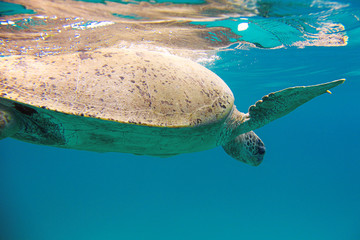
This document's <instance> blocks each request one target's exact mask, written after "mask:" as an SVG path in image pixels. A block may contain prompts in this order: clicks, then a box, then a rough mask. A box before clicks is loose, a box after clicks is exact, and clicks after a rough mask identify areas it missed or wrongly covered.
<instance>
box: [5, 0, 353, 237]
mask: <svg viewBox="0 0 360 240" xmlns="http://www.w3.org/2000/svg"><path fill="white" fill-rule="evenodd" d="M144 2H147V3H144ZM42 6H43V7H42ZM144 6H145V7H148V9H149V10H148V11H144V10H143V9H141V8H140V7H144ZM57 9H58V10H57ZM93 9H97V11H95V10H94V11H91V10H93ZM158 9H161V11H158V12H157V10H158ZM80 10H81V11H80ZM185 10H186V11H185ZM57 11H58V12H57ZM64 11H68V12H66V13H64V15H66V14H67V15H68V16H69V18H68V19H65V18H62V16H61V14H62V13H63V12H64ZM106 11H108V12H111V14H110V15H111V16H110V15H109V16H110V17H109V16H107V15H105V14H104V13H105V12H106ZM47 13H48V14H47ZM180 13H181V14H180ZM18 14H25V15H18ZM77 14H78V15H79V16H78V17H76V15H77ZM142 14H143V15H142ZM31 16H34V17H33V18H31ZM35 16H42V17H35ZM45 16H46V17H45ZM48 16H49V17H48ZM54 16H57V17H54ZM0 17H1V18H0V23H1V25H0V56H2V57H6V56H8V55H12V54H34V55H39V56H43V55H47V54H58V53H61V51H65V52H66V51H72V49H73V48H74V49H75V50H76V46H79V49H82V48H84V46H88V48H89V49H90V48H96V47H107V46H113V45H115V46H121V47H131V45H132V44H133V43H134V44H142V45H144V46H145V45H151V46H152V47H158V46H160V47H162V49H161V51H165V50H164V49H166V51H169V52H172V51H173V53H174V54H178V55H181V54H184V55H186V57H189V58H191V59H193V60H195V61H197V62H199V63H201V64H203V65H205V66H206V67H208V68H209V69H211V70H212V71H214V72H215V73H216V74H218V75H219V76H220V77H221V78H222V79H223V80H224V81H225V82H226V83H227V84H228V85H229V87H230V88H231V89H232V91H233V93H234V96H235V104H236V106H237V108H238V109H239V110H240V111H242V112H247V109H248V107H249V106H250V105H252V104H254V103H255V102H256V101H257V100H259V99H261V97H262V96H264V95H266V94H268V93H270V92H272V91H277V90H280V89H283V88H286V87H291V86H296V85H309V84H318V83H323V82H328V81H331V80H336V79H340V78H346V81H345V83H344V84H342V85H340V86H339V87H337V88H335V89H333V90H332V92H333V94H331V95H330V94H324V95H322V96H320V97H318V98H316V99H314V100H312V101H310V102H309V103H306V104H305V105H303V106H301V107H300V108H298V109H296V110H295V111H294V112H292V113H291V114H289V115H287V116H285V117H284V118H281V119H278V120H276V121H274V122H272V123H270V124H268V125H266V126H264V127H262V128H261V129H258V130H256V131H255V132H256V133H257V135H258V136H259V137H260V138H261V139H262V140H263V141H264V143H265V145H266V150H267V152H266V154H265V159H264V161H263V163H262V164H261V165H260V166H258V167H252V166H248V165H245V164H243V163H241V162H238V161H236V160H234V159H231V157H229V156H228V155H227V154H226V153H225V152H224V151H223V149H222V148H221V147H219V148H216V149H212V150H209V151H204V152H199V153H189V154H184V155H179V156H175V157H171V158H156V157H148V156H134V155H130V154H121V153H94V152H85V151H76V150H70V149H59V148H53V147H48V146H40V145H33V144H29V143H24V142H20V141H17V140H14V139H10V138H8V139H3V140H2V141H1V142H0V240H64V239H67V240H72V239H87V240H100V239H101V240H103V239H108V240H113V239H127V240H137V239H157V240H160V239H172V240H177V239H208V240H213V239H214V240H218V239H228V240H231V239H245V240H264V239H267V240H272V239H276V240H289V239H291V240H303V239H307V240H322V239H326V240H339V239H341V240H359V239H360V157H359V154H358V152H359V150H360V141H359V135H360V124H359V123H360V120H359V119H360V111H359V110H360V107H359V90H360V23H359V18H360V2H359V1H357V0H351V1H345V0H343V1H326V0H312V1H310V0H302V1H271V0H269V1H236V0H233V1H222V0H221V1H220V0H219V1H205V0H204V1H201V0H200V1H190V0H184V1H182V0H179V1H174V0H173V1H170V0H169V1H162V0H161V1H160V0H158V1H155V0H154V1H143V2H140V1H135V0H133V1H125V0H124V1H112V2H105V1H88V2H85V1H55V2H53V3H51V1H6V2H0ZM83 18H84V19H86V20H82V19H83ZM43 19H47V21H44V22H41V21H43ZM151 21H153V22H151ZM65 24H69V25H71V26H70V27H68V26H66V27H65ZM94 25H96V26H95V27H94V28H93V26H94ZM124 25H125V27H124V28H122V27H123V26H124ZM89 26H90V27H89ZM126 26H130V28H131V29H135V30H136V31H138V32H136V34H135V35H134V36H132V35H131V36H130V35H129V36H124V34H122V32H121V31H120V30H119V29H126ZM88 28H91V30H89V31H88V32H87V30H86V29H88ZM108 28H110V29H111V31H110V30H109V29H108ZM128 28H129V27H128ZM170 28H173V29H171V30H169V29H170ZM44 29H45V30H44ZM54 29H55V30H56V31H55V30H54ZM59 29H62V30H63V31H62V32H61V33H60V32H59V31H58V30H59ZM64 29H70V30H64ZM84 29H85V30H84ZM116 29H117V30H119V31H118V33H117V34H116V32H117V31H116ZM93 30H94V32H93ZM135 30H134V31H135ZM101 31H103V32H101ZM149 31H150V33H151V34H149ZM151 31H153V32H151ZM161 31H163V33H167V34H164V35H165V36H163V37H158V36H157V35H156V34H157V33H159V32H161ZM170 31H171V34H173V36H174V39H175V40H174V39H168V38H167V37H168V36H169V34H168V32H170ZM49 32H50V33H52V32H59V34H58V35H56V34H50V33H49ZM99 32H100V33H102V34H103V33H104V34H105V35H101V34H98V33H99ZM109 32H111V35H109V36H108V35H106V33H109ZM34 33H41V34H38V35H36V34H34ZM27 34H30V35H27ZM47 34H49V35H47ZM139 34H140V35H141V34H143V37H142V39H141V41H143V39H145V40H148V41H150V40H151V39H152V37H153V36H155V35H156V36H157V37H156V41H155V40H154V42H151V41H150V42H151V43H150V42H148V43H149V44H146V43H147V42H144V41H143V42H141V43H139V41H140V40H139V39H137V38H138V36H139ZM147 34H148V35H147ZM95 35H96V37H98V39H97V38H96V37H95ZM20 36H22V37H20ZM29 36H30V37H29ZM54 36H55V37H54ZM69 36H70V37H69ZM71 36H72V37H71ZM83 36H86V37H87V38H85V37H84V38H83ZM88 36H93V38H88ZM101 36H104V38H105V40H104V39H102V38H101ZM95 38H96V41H95V40H94V39H95ZM119 38H123V39H122V40H123V41H122V42H117V39H119ZM154 38H155V37H154ZM63 39H68V41H63ZM74 39H75V40H76V41H77V40H79V42H77V43H76V44H72V43H71V42H72V41H75V40H74ZM69 42H70V43H71V44H70V45H66V44H68V43H69ZM84 42H85V43H84ZM41 44H43V45H41ZM52 45H53V46H55V45H56V48H53V49H51V48H49V46H52ZM30 46H31V47H30ZM42 46H44V47H42ZM74 46H75V47H74ZM85 49H86V48H85ZM75 50H74V51H75Z"/></svg>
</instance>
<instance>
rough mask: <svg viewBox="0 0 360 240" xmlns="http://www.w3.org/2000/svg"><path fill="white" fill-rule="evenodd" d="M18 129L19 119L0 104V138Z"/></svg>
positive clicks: (14, 132)
mask: <svg viewBox="0 0 360 240" xmlns="http://www.w3.org/2000/svg"><path fill="white" fill-rule="evenodd" d="M19 129H20V125H19V120H18V119H17V117H16V115H15V114H14V113H13V112H12V111H11V110H10V109H8V108H5V107H3V106H1V105H0V140H1V139H3V138H6V137H11V136H13V135H14V134H16V133H17V132H18V131H19Z"/></svg>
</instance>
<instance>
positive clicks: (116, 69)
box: [0, 48, 234, 127]
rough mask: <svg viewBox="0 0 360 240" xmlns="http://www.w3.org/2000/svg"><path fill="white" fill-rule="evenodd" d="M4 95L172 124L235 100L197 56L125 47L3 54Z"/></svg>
mask: <svg viewBox="0 0 360 240" xmlns="http://www.w3.org/2000/svg"><path fill="white" fill-rule="evenodd" d="M0 97H2V98H6V99H10V100H13V101H18V102H22V103H25V104H29V105H33V106H36V107H42V108H46V109H49V110H54V111H59V112H64V113H68V114H73V115H79V116H87V117H94V118H101V119H104V120H111V121H116V122H122V123H132V124H140V125H148V126H164V127H188V126H195V125H199V124H200V125H202V124H208V123H214V122H217V121H219V120H221V119H223V118H224V117H226V116H227V115H228V114H229V112H230V111H231V109H232V107H233V103H234V97H233V94H232V92H231V90H230V89H229V88H228V86H227V85H226V84H225V83H224V82H223V81H222V80H221V79H220V78H219V77H218V76H217V75H216V74H214V73H213V72H211V71H210V70H208V69H206V68H205V67H203V66H201V65H199V64H197V63H195V62H193V61H190V60H187V59H185V58H180V57H177V56H173V55H169V54H163V53H158V52H151V51H145V50H130V49H117V48H109V49H99V50H95V51H91V52H90V51H89V52H77V53H71V54H65V55H55V56H46V57H42V58H39V57H34V56H10V57H3V58H0Z"/></svg>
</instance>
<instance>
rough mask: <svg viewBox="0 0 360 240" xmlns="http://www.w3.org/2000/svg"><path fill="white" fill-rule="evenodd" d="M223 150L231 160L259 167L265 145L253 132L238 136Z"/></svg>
mask: <svg viewBox="0 0 360 240" xmlns="http://www.w3.org/2000/svg"><path fill="white" fill-rule="evenodd" d="M223 149H224V150H225V152H226V153H227V154H229V155H230V156H231V157H232V158H234V159H236V160H239V161H241V162H243V163H246V164H249V165H252V166H258V165H260V163H261V162H262V160H263V158H264V155H265V145H264V143H263V142H262V141H261V139H260V138H259V137H258V136H257V135H256V134H255V133H254V132H253V131H251V132H247V133H244V134H240V135H239V136H237V137H236V138H234V139H233V140H231V141H230V142H228V143H226V144H225V145H224V146H223Z"/></svg>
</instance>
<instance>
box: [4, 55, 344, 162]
mask: <svg viewBox="0 0 360 240" xmlns="http://www.w3.org/2000/svg"><path fill="white" fill-rule="evenodd" d="M0 73H1V75H0V139H1V138H4V137H13V138H16V139H19V140H23V141H26V142H31V143H36V144H44V145H51V146H56V147H63V148H72V149H80V150H88V151H97V152H125V153H133V154H139V155H153V156H164V157H167V156H173V155H177V154H181V153H188V152H196V151H202V150H206V149H211V148H214V147H216V146H223V148H224V150H225V151H226V152H227V153H228V154H229V155H230V156H231V157H233V158H235V159H237V160H239V161H242V162H245V163H247V164H250V165H254V166H257V165H259V164H260V163H261V161H262V159H263V156H264V154H265V147H264V144H263V143H262V141H261V140H260V138H259V137H258V136H257V135H256V134H255V133H254V132H252V130H254V129H257V128H259V127H262V126H264V125H265V124H267V123H269V122H271V121H273V120H275V119H277V118H279V117H282V116H284V115H286V114H288V113H289V112H291V111H292V110H294V109H295V108H297V107H298V106H300V105H302V104H303V103H305V102H307V101H309V100H311V99H312V98H314V97H316V96H318V95H321V94H323V93H326V92H327V91H328V89H330V88H333V87H335V86H337V85H339V84H341V83H343V82H344V80H337V81H333V82H329V83H324V84H320V85H314V86H308V87H293V88H288V89H285V90H282V91H278V92H275V93H271V94H269V95H267V96H265V97H263V98H262V100H260V101H258V102H257V103H256V104H255V105H253V106H251V107H250V108H249V113H247V114H244V113H241V112H239V111H238V110H237V109H236V107H235V106H234V97H233V94H232V92H231V90H230V89H229V88H228V86H227V85H226V84H225V83H224V82H223V81H222V80H221V79H220V78H219V77H218V76H217V75H215V74H214V73H213V72H211V71H209V70H208V69H206V68H204V67H202V66H201V65H199V64H197V63H195V62H192V61H190V60H187V59H184V58H180V57H176V56H172V55H168V54H162V53H157V52H150V51H145V50H135V49H132V50H129V49H116V48H109V49H99V50H95V51H91V52H77V53H71V54H64V55H56V56H47V57H43V58H37V57H32V56H11V57H5V58H2V59H0Z"/></svg>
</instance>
